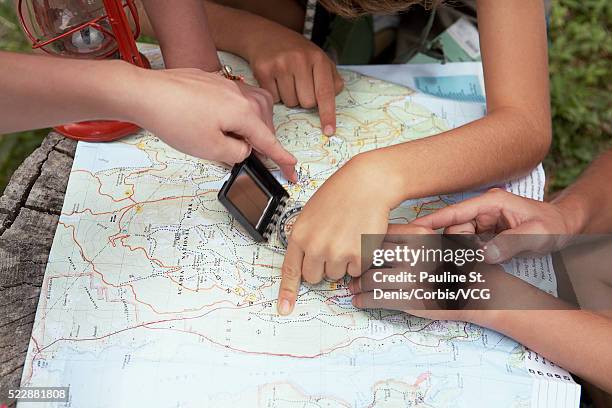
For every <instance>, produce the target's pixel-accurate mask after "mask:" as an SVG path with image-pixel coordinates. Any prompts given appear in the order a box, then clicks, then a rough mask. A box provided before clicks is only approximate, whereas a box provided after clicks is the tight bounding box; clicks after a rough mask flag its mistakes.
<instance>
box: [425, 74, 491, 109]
mask: <svg viewBox="0 0 612 408" xmlns="http://www.w3.org/2000/svg"><path fill="white" fill-rule="evenodd" d="M415 82H416V87H417V89H419V90H420V91H421V92H423V93H426V94H428V95H432V96H437V97H440V98H444V99H452V100H455V101H463V102H479V103H485V102H486V98H485V95H484V92H483V91H482V87H481V86H480V80H479V79H478V76H476V75H456V76H439V77H416V78H415Z"/></svg>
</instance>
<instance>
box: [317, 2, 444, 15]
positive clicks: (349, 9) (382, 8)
mask: <svg viewBox="0 0 612 408" xmlns="http://www.w3.org/2000/svg"><path fill="white" fill-rule="evenodd" d="M440 2H441V0H319V3H321V5H322V6H323V7H325V8H326V9H327V10H329V11H330V12H332V13H336V14H338V15H340V16H342V17H359V16H363V15H365V14H393V13H398V12H400V11H405V10H407V9H409V8H410V7H412V6H414V5H417V4H418V5H421V6H423V7H425V8H426V9H431V8H432V7H434V6H436V5H437V4H438V3H440Z"/></svg>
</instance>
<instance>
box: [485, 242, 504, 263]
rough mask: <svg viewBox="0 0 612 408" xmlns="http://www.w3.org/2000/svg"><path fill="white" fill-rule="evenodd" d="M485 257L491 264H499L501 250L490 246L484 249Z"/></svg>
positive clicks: (493, 245)
mask: <svg viewBox="0 0 612 408" xmlns="http://www.w3.org/2000/svg"><path fill="white" fill-rule="evenodd" d="M484 249H485V257H486V258H487V261H488V262H489V263H497V262H498V261H499V257H500V255H501V254H500V253H499V248H498V247H497V245H495V244H489V245H486V246H485V247H484Z"/></svg>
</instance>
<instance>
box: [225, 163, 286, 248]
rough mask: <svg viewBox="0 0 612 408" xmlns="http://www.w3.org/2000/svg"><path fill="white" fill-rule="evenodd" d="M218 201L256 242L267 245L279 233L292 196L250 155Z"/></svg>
mask: <svg viewBox="0 0 612 408" xmlns="http://www.w3.org/2000/svg"><path fill="white" fill-rule="evenodd" d="M218 198H219V201H220V202H221V204H223V206H224V207H225V208H226V209H227V210H228V211H229V212H230V214H231V215H233V216H234V218H235V219H236V220H237V221H238V222H239V223H240V225H242V227H243V228H244V229H245V230H246V231H247V232H248V233H249V235H250V236H252V237H253V239H254V240H255V241H257V242H267V241H268V239H269V238H270V235H271V234H272V233H273V232H275V231H277V225H278V222H279V220H280V219H281V217H282V215H283V213H284V211H285V207H286V205H287V201H288V200H289V193H288V192H287V191H286V190H285V189H284V188H283V186H282V185H281V184H280V183H279V182H278V180H276V178H274V176H273V175H272V173H270V171H268V169H267V168H266V166H265V165H264V164H263V163H262V162H261V161H260V160H259V159H258V158H257V157H256V156H255V155H254V154H251V155H250V156H249V157H248V158H247V159H246V160H245V161H243V162H242V163H239V164H237V165H235V166H234V167H233V168H232V172H231V174H230V178H229V179H228V180H227V181H226V182H225V183H224V184H223V187H222V188H221V190H220V191H219V195H218Z"/></svg>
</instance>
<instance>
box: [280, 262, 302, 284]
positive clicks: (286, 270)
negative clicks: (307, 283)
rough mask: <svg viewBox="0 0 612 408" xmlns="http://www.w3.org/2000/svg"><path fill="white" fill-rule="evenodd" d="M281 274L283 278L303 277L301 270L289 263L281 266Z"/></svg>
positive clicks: (296, 278) (294, 279)
mask: <svg viewBox="0 0 612 408" xmlns="http://www.w3.org/2000/svg"><path fill="white" fill-rule="evenodd" d="M281 274H282V275H283V278H286V279H290V280H291V281H296V280H298V279H300V278H301V271H300V270H298V269H297V268H294V267H293V266H291V265H287V264H285V265H283V266H282V267H281Z"/></svg>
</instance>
